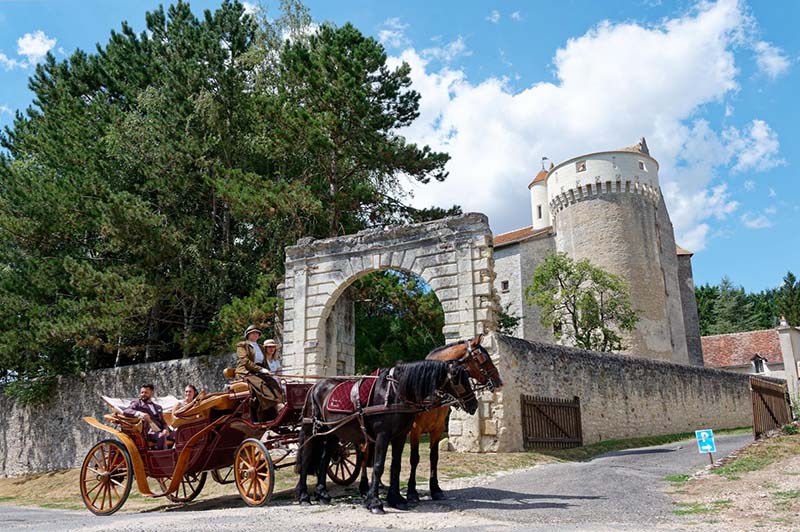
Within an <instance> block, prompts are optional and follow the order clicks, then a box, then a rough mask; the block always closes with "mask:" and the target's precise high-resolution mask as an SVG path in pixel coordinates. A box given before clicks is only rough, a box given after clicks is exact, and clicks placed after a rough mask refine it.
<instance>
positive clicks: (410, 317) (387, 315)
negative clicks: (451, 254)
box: [352, 270, 445, 373]
mask: <svg viewBox="0 0 800 532" xmlns="http://www.w3.org/2000/svg"><path fill="white" fill-rule="evenodd" d="M352 295H353V298H354V299H355V318H356V320H355V321H356V372H357V373H365V372H367V373H368V372H370V371H372V370H373V369H375V368H378V367H384V368H385V367H388V366H392V365H394V364H395V362H397V361H400V360H403V361H410V360H422V359H424V358H425V356H426V355H427V354H428V352H430V350H431V349H433V348H434V347H437V346H440V345H443V344H444V343H445V342H444V335H443V334H442V328H443V327H444V311H443V310H442V305H441V304H440V303H439V300H438V299H437V298H436V295H435V294H434V292H433V291H432V290H430V289H429V288H428V287H427V285H426V284H425V283H424V282H423V281H421V280H420V279H419V278H418V277H416V276H415V275H413V274H409V273H405V272H398V271H393V270H392V271H384V272H375V273H371V274H369V275H367V276H365V277H362V278H361V279H359V280H358V281H356V282H355V283H354V284H353V288H352Z"/></svg>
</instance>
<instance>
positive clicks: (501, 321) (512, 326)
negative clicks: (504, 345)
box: [497, 303, 522, 336]
mask: <svg viewBox="0 0 800 532" xmlns="http://www.w3.org/2000/svg"><path fill="white" fill-rule="evenodd" d="M510 306H511V303H509V304H508V305H506V306H505V308H504V309H502V310H501V311H500V313H499V315H498V316H497V332H499V333H500V334H506V335H509V336H512V335H514V334H515V333H516V332H517V327H518V326H519V322H521V321H522V316H516V315H515V314H513V313H511V311H510V310H509V307H510Z"/></svg>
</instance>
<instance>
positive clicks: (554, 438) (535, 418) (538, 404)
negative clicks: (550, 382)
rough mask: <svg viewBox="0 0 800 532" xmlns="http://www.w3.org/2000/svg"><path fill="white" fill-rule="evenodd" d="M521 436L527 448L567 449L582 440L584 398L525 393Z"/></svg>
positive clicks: (580, 443) (578, 444)
mask: <svg viewBox="0 0 800 532" xmlns="http://www.w3.org/2000/svg"><path fill="white" fill-rule="evenodd" d="M520 401H521V402H522V438H523V443H524V445H525V448H526V449H566V448H569V447H580V446H581V445H582V444H583V433H582V432H581V402H580V399H579V398H578V397H575V398H574V399H556V398H553V397H538V396H535V395H523V396H522V397H521V399H520Z"/></svg>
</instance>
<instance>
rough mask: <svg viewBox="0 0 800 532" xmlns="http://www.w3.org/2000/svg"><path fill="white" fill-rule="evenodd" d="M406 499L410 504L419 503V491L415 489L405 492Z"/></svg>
mask: <svg viewBox="0 0 800 532" xmlns="http://www.w3.org/2000/svg"><path fill="white" fill-rule="evenodd" d="M406 499H408V502H410V503H412V504H417V503H419V493H417V492H416V491H414V492H411V493H408V494H406Z"/></svg>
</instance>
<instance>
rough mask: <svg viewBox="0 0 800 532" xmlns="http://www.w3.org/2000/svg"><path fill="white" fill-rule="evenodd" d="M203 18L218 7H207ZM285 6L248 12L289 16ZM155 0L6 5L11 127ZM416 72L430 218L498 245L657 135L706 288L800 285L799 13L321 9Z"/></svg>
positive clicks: (717, 6)
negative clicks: (435, 214) (570, 162)
mask: <svg viewBox="0 0 800 532" xmlns="http://www.w3.org/2000/svg"><path fill="white" fill-rule="evenodd" d="M190 4H191V5H192V8H193V10H194V11H195V13H197V14H201V13H202V11H203V10H204V9H214V8H216V7H217V6H218V5H219V1H205V0H203V1H193V2H190ZM277 4H278V2H271V3H261V4H258V3H256V2H254V3H251V4H248V5H247V8H248V9H266V12H267V14H268V15H269V14H270V13H273V12H274V10H275V9H276V8H277ZM157 5H158V2H155V1H150V0H115V1H110V0H107V1H102V0H80V1H76V0H50V1H46V0H0V126H6V125H8V124H10V123H11V120H12V119H13V113H14V112H15V111H16V110H17V109H24V108H26V107H27V106H28V105H31V102H32V94H31V93H30V91H29V90H28V89H27V79H28V77H29V76H30V74H31V72H32V69H33V68H34V66H35V64H36V63H37V62H39V61H41V60H42V58H43V57H44V56H45V54H46V53H48V52H50V53H53V54H54V55H55V56H56V57H57V58H59V59H65V58H66V57H67V56H68V55H69V54H70V53H72V52H73V51H74V50H75V49H77V48H80V49H83V50H86V51H94V50H95V46H96V44H97V43H101V44H105V43H106V42H107V41H108V37H109V35H110V31H111V30H112V29H118V28H119V27H120V24H121V22H122V21H123V20H126V21H128V22H129V23H130V24H131V25H132V26H133V27H134V28H135V29H137V30H143V29H144V14H145V12H146V11H148V10H151V9H153V8H155V7H157ZM306 5H307V6H309V8H310V10H311V15H312V17H313V18H314V19H315V20H318V21H330V22H332V23H334V24H337V25H342V24H344V23H347V22H350V23H352V24H353V25H355V26H356V27H357V28H359V29H360V30H361V31H362V32H363V33H365V34H367V35H370V36H373V37H374V38H375V39H377V40H379V41H380V42H381V43H383V45H384V46H385V48H386V51H387V54H388V56H389V59H388V61H389V62H390V64H392V65H399V64H400V63H401V62H403V61H405V62H407V63H408V64H409V65H410V66H411V68H412V70H411V78H412V81H413V88H414V89H415V90H417V91H418V92H419V93H420V95H421V99H420V117H419V118H418V119H417V121H416V122H415V123H414V124H412V125H411V126H410V127H408V128H406V129H405V130H403V131H401V134H403V135H404V136H405V137H406V138H407V139H408V140H409V141H412V142H416V143H418V144H420V145H425V144H427V145H430V146H431V147H432V148H434V149H436V150H440V151H446V152H448V153H449V154H450V156H451V160H450V162H449V163H448V168H447V169H448V171H449V173H450V175H449V177H448V179H447V180H446V181H445V182H443V183H433V184H428V185H419V184H414V183H411V182H409V183H407V190H408V192H409V194H411V195H412V196H411V197H409V198H408V200H407V201H408V202H409V203H411V204H413V205H415V206H418V207H428V206H432V205H438V206H442V207H449V206H451V205H453V204H458V205H461V206H462V208H463V209H464V211H465V212H472V211H477V212H484V213H486V214H487V215H488V216H489V221H490V224H491V227H492V230H493V231H494V233H495V234H498V233H501V232H505V231H510V230H513V229H517V228H520V227H525V226H527V225H530V224H531V212H530V200H529V195H528V190H527V185H528V183H529V182H530V181H531V179H532V178H533V176H534V175H535V174H536V172H538V171H539V170H540V168H541V164H542V157H547V158H548V160H549V161H553V162H555V163H558V162H559V161H562V160H565V159H568V158H571V157H574V156H576V155H580V154H582V153H588V152H594V151H603V150H609V149H616V148H621V147H624V146H629V145H631V144H634V143H635V142H637V141H638V139H639V138H640V137H642V136H644V137H646V138H647V143H648V146H649V148H650V153H651V155H652V156H654V157H655V158H656V159H657V160H658V161H659V163H660V171H659V179H660V183H661V189H662V193H663V194H664V197H665V200H666V202H667V206H668V209H669V213H670V216H671V219H672V223H673V226H674V229H675V236H676V241H677V243H678V244H679V245H680V246H682V247H684V248H686V249H689V250H691V251H693V252H694V253H695V255H694V257H693V268H694V279H695V284H697V285H699V284H704V283H717V282H719V280H720V279H721V278H722V277H723V276H724V275H727V276H728V277H730V278H731V280H732V281H733V282H734V284H736V285H742V286H744V287H745V288H746V289H747V290H750V291H758V290H762V289H764V288H770V287H774V286H777V285H779V284H780V283H781V280H782V277H783V276H784V275H785V273H786V272H787V271H788V270H792V271H794V272H795V273H796V274H800V236H798V233H800V223H798V222H800V195H798V193H797V190H796V189H795V188H794V186H795V185H796V184H797V183H798V180H797V173H798V164H799V163H800V161H797V160H795V159H796V157H795V155H794V151H795V150H794V149H793V148H794V147H796V146H797V145H798V142H800V128H798V126H797V124H798V122H800V110H799V108H798V105H797V102H796V96H795V94H796V92H797V89H796V88H795V89H794V90H793V89H792V87H800V68H799V67H800V65H798V60H799V59H800V36H798V32H797V31H796V28H797V26H798V24H799V23H800V2H793V1H786V2H766V1H764V2H737V1H736V0H718V1H716V2H710V1H708V2H707V1H701V2H696V1H678V2H668V1H666V0H664V1H661V0H633V1H627V2H623V1H614V0H608V1H604V2H595V1H591V0H585V1H583V0H581V1H579V0H563V1H561V2H522V1H519V2H515V1H502V2H501V1H482V2H467V1H464V0H461V1H449V0H438V1H436V2H431V1H430V0H428V1H425V2H423V1H418V0H413V1H411V0H407V1H403V2H378V1H366V0H361V1H357V0H338V1H336V2H330V1H326V0H307V1H306Z"/></svg>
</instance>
